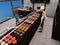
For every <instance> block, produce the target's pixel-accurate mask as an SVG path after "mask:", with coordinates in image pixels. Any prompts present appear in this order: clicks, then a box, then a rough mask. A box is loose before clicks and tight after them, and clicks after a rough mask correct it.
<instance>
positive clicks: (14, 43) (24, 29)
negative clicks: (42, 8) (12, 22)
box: [1, 13, 40, 45]
mask: <svg viewBox="0 0 60 45" xmlns="http://www.w3.org/2000/svg"><path fill="white" fill-rule="evenodd" d="M37 16H38V17H36V14H35V13H34V14H33V15H31V16H30V17H28V18H27V19H26V20H29V21H28V22H27V21H26V20H25V21H24V22H23V23H22V24H20V25H18V27H17V28H16V29H15V30H14V31H13V32H12V33H10V34H8V36H7V37H5V38H4V39H3V40H2V42H1V44H2V43H4V44H5V43H7V44H8V45H29V42H30V41H31V39H32V37H33V36H34V34H35V32H36V30H37V28H38V27H39V25H40V15H37ZM30 21H31V22H30ZM32 22H33V23H32Z"/></svg>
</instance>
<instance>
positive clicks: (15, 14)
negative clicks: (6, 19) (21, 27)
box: [13, 9, 19, 25]
mask: <svg viewBox="0 0 60 45" xmlns="http://www.w3.org/2000/svg"><path fill="white" fill-rule="evenodd" d="M13 11H14V17H15V19H16V25H17V24H19V16H18V10H17V9H13Z"/></svg>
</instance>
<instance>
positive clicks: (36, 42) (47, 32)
mask: <svg viewBox="0 0 60 45" xmlns="http://www.w3.org/2000/svg"><path fill="white" fill-rule="evenodd" d="M52 24H53V18H48V20H45V25H44V30H43V32H42V33H39V32H38V31H39V28H38V30H37V32H36V34H35V35H34V37H33V38H32V40H31V42H30V44H29V45H60V42H59V41H56V40H53V39H51V35H52Z"/></svg>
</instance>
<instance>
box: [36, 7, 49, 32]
mask: <svg viewBox="0 0 60 45" xmlns="http://www.w3.org/2000/svg"><path fill="white" fill-rule="evenodd" d="M38 9H39V7H38ZM37 13H40V14H41V16H40V18H41V22H40V30H39V32H42V30H43V26H44V20H45V19H48V17H47V16H46V12H45V9H44V6H41V7H40V9H39V10H37Z"/></svg>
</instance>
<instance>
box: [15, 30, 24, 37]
mask: <svg viewBox="0 0 60 45" xmlns="http://www.w3.org/2000/svg"><path fill="white" fill-rule="evenodd" d="M17 30H18V31H17ZM17 30H15V31H14V33H15V34H17V35H19V36H22V35H23V34H24V31H23V30H20V29H17Z"/></svg>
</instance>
